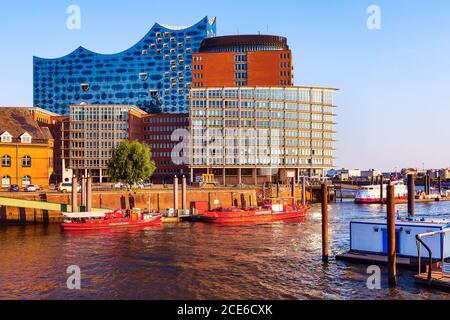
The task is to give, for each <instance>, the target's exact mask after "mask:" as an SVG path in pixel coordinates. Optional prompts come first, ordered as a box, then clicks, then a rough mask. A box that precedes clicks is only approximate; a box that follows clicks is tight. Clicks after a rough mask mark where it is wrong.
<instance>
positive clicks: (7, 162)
mask: <svg viewBox="0 0 450 320" xmlns="http://www.w3.org/2000/svg"><path fill="white" fill-rule="evenodd" d="M2 167H4V168H7V167H11V157H10V156H9V155H4V156H3V157H2ZM22 167H27V168H29V167H31V157H30V156H24V157H22Z"/></svg>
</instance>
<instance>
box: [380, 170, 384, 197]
mask: <svg viewBox="0 0 450 320" xmlns="http://www.w3.org/2000/svg"><path fill="white" fill-rule="evenodd" d="M383 180H384V179H383V176H380V199H381V200H380V201H381V204H383V203H384V190H383V188H384V181H383Z"/></svg>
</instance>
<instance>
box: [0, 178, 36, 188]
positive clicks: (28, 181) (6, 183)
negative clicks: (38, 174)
mask: <svg viewBox="0 0 450 320" xmlns="http://www.w3.org/2000/svg"><path fill="white" fill-rule="evenodd" d="M30 184H31V177H30V176H24V177H22V187H26V186H28V185H30ZM9 186H11V177H10V176H2V188H8V187H9Z"/></svg>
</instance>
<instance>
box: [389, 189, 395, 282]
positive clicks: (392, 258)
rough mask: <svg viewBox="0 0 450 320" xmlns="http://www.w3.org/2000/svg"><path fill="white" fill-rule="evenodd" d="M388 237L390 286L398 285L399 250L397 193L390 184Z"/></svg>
mask: <svg viewBox="0 0 450 320" xmlns="http://www.w3.org/2000/svg"><path fill="white" fill-rule="evenodd" d="M387 204H388V205H387V237H388V252H387V260H388V277H389V286H390V287H395V286H396V285H397V249H396V239H395V238H396V234H395V193H394V186H393V185H392V184H391V183H390V182H389V185H388V192H387Z"/></svg>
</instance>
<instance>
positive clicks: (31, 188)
mask: <svg viewBox="0 0 450 320" xmlns="http://www.w3.org/2000/svg"><path fill="white" fill-rule="evenodd" d="M23 190H24V191H26V192H36V191H38V190H39V187H38V186H36V185H34V184H29V185H27V186H25V187H24V188H23Z"/></svg>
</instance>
